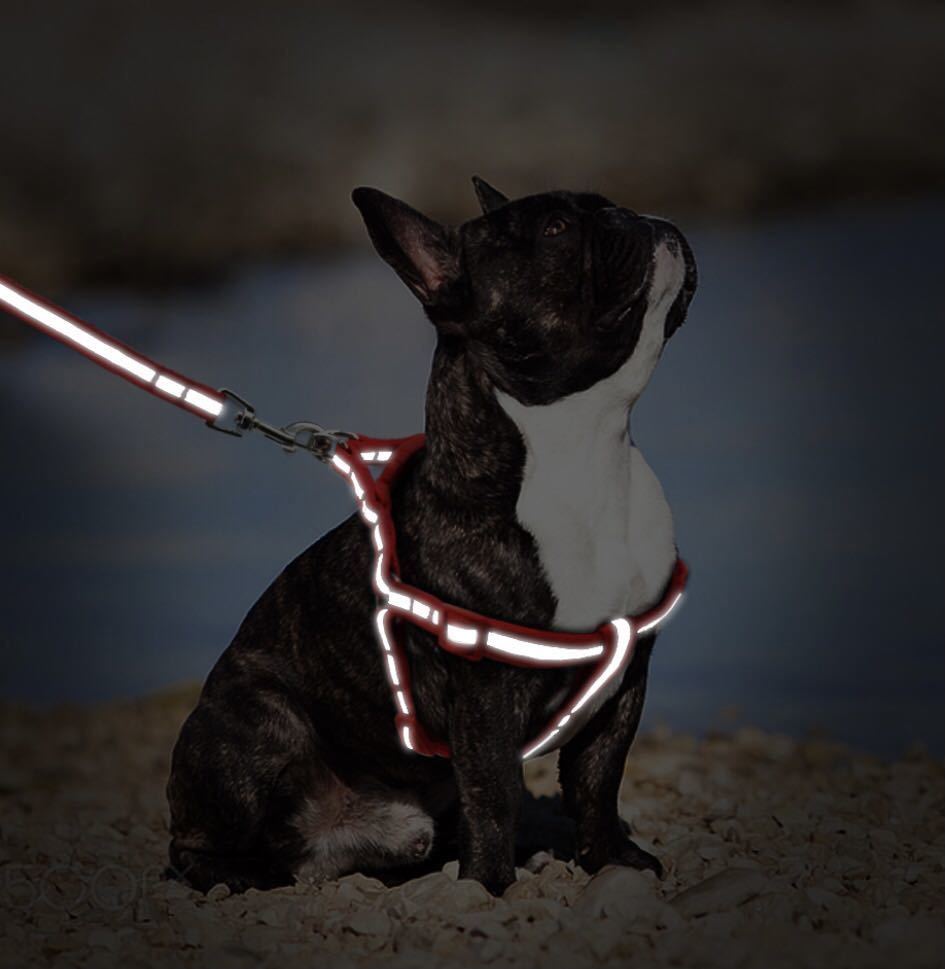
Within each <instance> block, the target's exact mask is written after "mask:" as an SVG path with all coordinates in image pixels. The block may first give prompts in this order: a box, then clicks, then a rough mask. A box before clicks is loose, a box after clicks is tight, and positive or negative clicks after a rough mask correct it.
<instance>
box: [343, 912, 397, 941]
mask: <svg viewBox="0 0 945 969" xmlns="http://www.w3.org/2000/svg"><path fill="white" fill-rule="evenodd" d="M348 928H350V929H351V931H352V932H355V933H357V934H358V935H383V936H387V935H390V932H391V921H390V918H389V917H388V915H387V914H386V913H385V912H382V911H380V910H379V909H370V908H361V909H359V910H358V911H357V912H355V913H354V914H353V915H352V916H351V917H350V918H349V919H348Z"/></svg>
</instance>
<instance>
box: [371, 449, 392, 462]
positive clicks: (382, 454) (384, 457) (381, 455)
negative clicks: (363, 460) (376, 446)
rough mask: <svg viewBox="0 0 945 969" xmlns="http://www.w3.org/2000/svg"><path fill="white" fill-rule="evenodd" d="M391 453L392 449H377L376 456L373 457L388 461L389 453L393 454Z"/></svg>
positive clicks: (377, 459)
mask: <svg viewBox="0 0 945 969" xmlns="http://www.w3.org/2000/svg"><path fill="white" fill-rule="evenodd" d="M393 453H394V452H393V451H378V452H377V457H376V458H375V460H376V461H390V459H391V455H393Z"/></svg>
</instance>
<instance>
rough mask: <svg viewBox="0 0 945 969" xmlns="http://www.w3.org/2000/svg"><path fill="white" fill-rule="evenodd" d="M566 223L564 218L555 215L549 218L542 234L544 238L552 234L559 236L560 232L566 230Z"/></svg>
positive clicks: (548, 237)
mask: <svg viewBox="0 0 945 969" xmlns="http://www.w3.org/2000/svg"><path fill="white" fill-rule="evenodd" d="M567 229H568V223H567V222H565V221H564V219H562V218H560V217H558V216H555V218H553V219H549V220H548V221H547V222H546V223H545V231H544V233H543V235H544V236H545V238H546V239H550V238H551V237H552V236H559V235H561V233H562V232H567Z"/></svg>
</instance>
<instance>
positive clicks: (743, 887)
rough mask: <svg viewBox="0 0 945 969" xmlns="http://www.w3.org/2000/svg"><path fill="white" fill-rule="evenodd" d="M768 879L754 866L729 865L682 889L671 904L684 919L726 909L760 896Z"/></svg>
mask: <svg viewBox="0 0 945 969" xmlns="http://www.w3.org/2000/svg"><path fill="white" fill-rule="evenodd" d="M767 885H768V879H767V878H766V877H765V876H764V875H763V874H762V873H761V872H759V871H756V870H754V869H751V868H726V869H725V870H724V871H720V872H719V873H718V874H716V875H712V876H711V877H710V878H706V879H705V880H704V881H701V882H699V883H698V884H696V885H693V886H692V887H691V888H687V889H686V890H685V891H683V892H680V893H679V894H678V895H677V896H676V897H675V898H674V899H673V900H672V902H671V903H670V904H671V905H672V906H673V908H674V909H675V910H676V911H677V912H678V913H679V914H680V915H682V916H683V917H684V918H694V917H696V916H699V915H707V914H708V913H709V912H723V911H726V910H727V909H732V908H735V907H736V906H738V905H741V904H742V903H743V902H746V901H748V899H750V898H754V897H755V896H757V895H760V894H761V893H762V892H763V891H764V890H765V888H766V887H767Z"/></svg>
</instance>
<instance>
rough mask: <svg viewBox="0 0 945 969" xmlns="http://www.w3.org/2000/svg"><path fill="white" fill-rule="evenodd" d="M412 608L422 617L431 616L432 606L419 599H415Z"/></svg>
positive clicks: (414, 612) (416, 614)
mask: <svg viewBox="0 0 945 969" xmlns="http://www.w3.org/2000/svg"><path fill="white" fill-rule="evenodd" d="M410 608H411V611H412V612H413V614H414V615H415V616H419V617H420V618H421V619H428V618H429V617H430V607H429V606H428V605H427V604H426V603H425V602H421V601H420V600H419V599H414V600H413V605H412V606H411V607H410Z"/></svg>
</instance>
